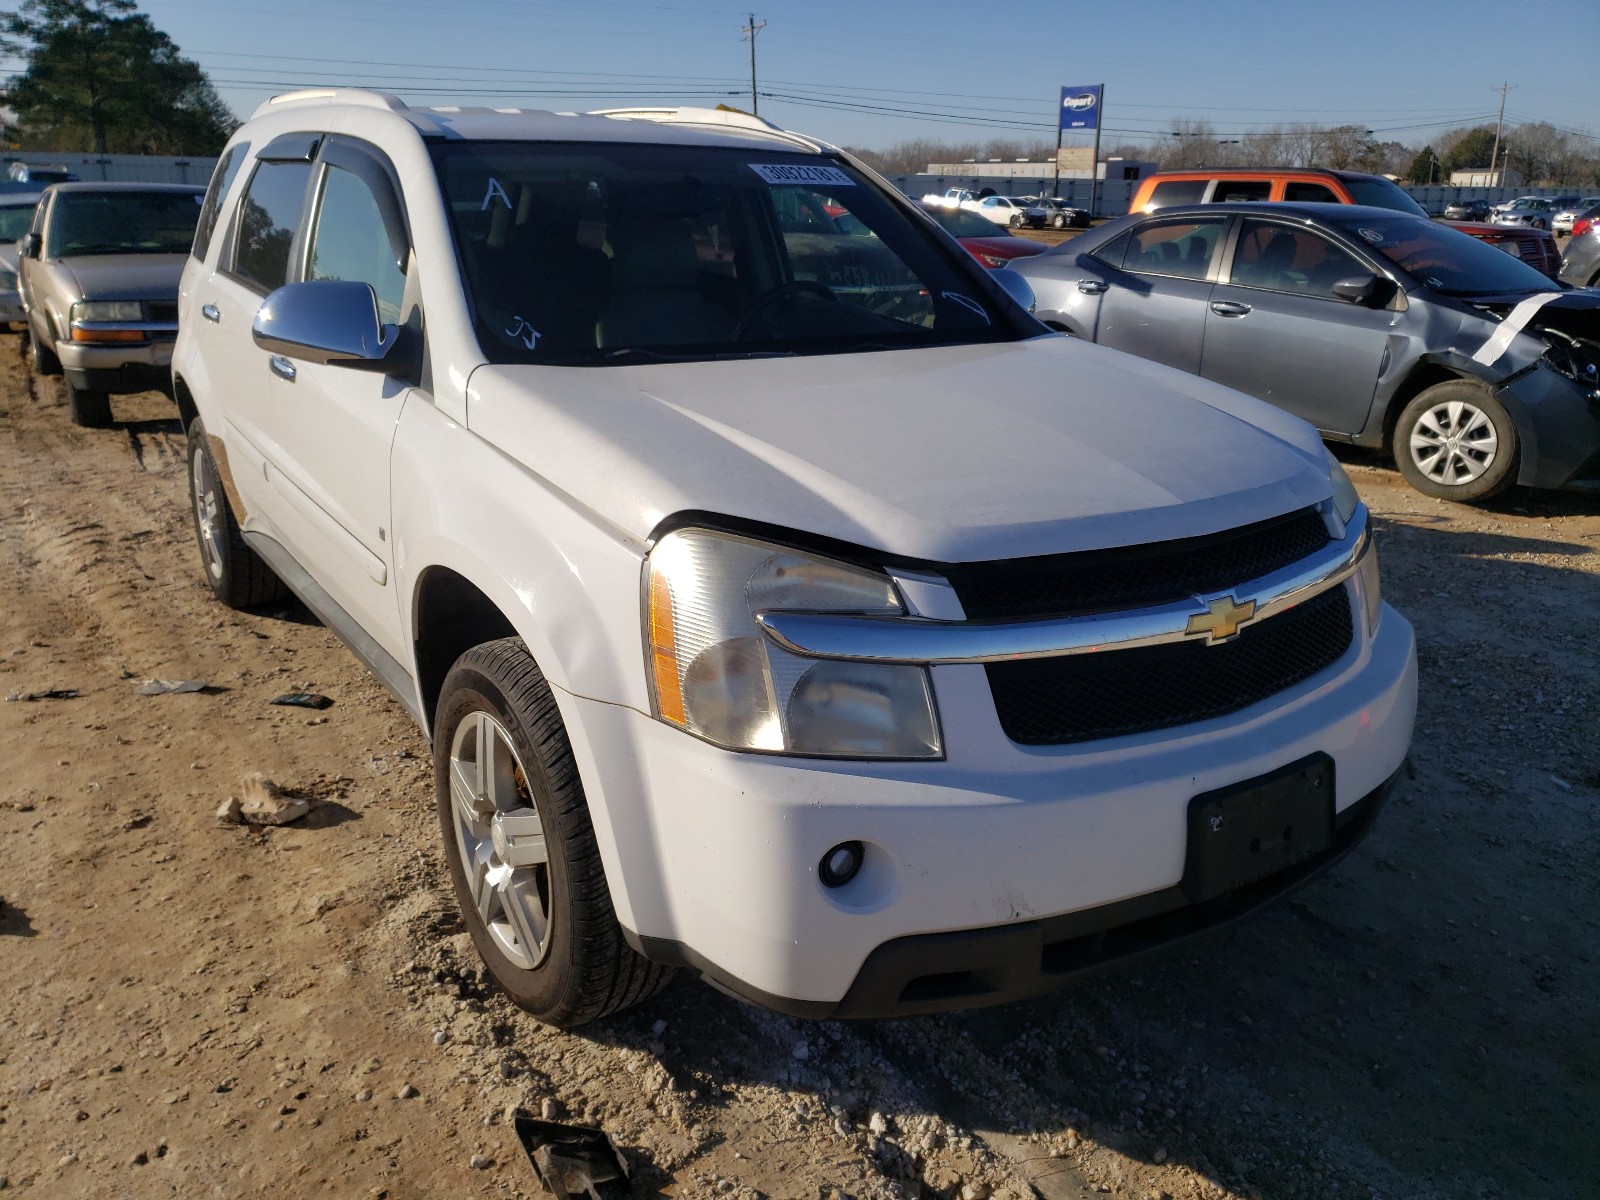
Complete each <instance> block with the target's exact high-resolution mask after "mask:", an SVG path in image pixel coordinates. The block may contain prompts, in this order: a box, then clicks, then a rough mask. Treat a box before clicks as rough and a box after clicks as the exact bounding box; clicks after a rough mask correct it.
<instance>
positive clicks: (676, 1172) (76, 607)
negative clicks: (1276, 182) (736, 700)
mask: <svg viewBox="0 0 1600 1200" xmlns="http://www.w3.org/2000/svg"><path fill="white" fill-rule="evenodd" d="M114 411H115V414H116V416H117V418H118V424H117V425H116V427H115V428H113V429H110V430H99V431H90V430H81V429H77V428H75V427H73V426H72V425H70V424H69V422H68V419H67V413H66V409H65V406H64V404H63V397H62V393H61V390H60V387H59V384H58V383H57V382H56V381H41V380H30V377H29V376H28V374H27V372H26V370H25V367H24V366H23V359H22V356H21V353H20V349H19V347H18V345H17V339H16V338H15V337H14V336H8V337H4V338H0V694H3V695H9V696H12V697H13V699H12V701H11V702H9V703H5V702H0V764H3V768H4V777H3V779H0V896H3V898H4V909H3V911H0V1188H7V1189H9V1190H10V1191H13V1192H16V1193H19V1194H22V1195H29V1196H39V1197H115V1198H117V1200H139V1198H143V1197H165V1196H182V1197H200V1196H215V1197H245V1196H270V1197H357V1198H359V1197H393V1198H396V1200H399V1198H410V1197H417V1198H431V1197H445V1196H495V1197H511V1196H525V1197H535V1196H539V1195H541V1194H542V1193H541V1192H540V1190H539V1188H538V1186H537V1184H536V1182H535V1180H534V1176H533V1173H532V1170H531V1168H530V1166H529V1164H528V1162H527V1160H526V1159H525V1158H524V1157H523V1155H522V1152H521V1150H520V1148H519V1146H518V1145H517V1142H516V1140H515V1138H514V1136H513V1133H512V1129H511V1127H510V1125H509V1124H508V1121H507V1119H506V1114H507V1111H508V1109H509V1108H511V1107H512V1106H516V1105H521V1106H523V1107H524V1108H525V1109H527V1110H528V1111H530V1112H533V1113H535V1114H538V1113H540V1112H541V1111H542V1112H546V1113H550V1114H553V1115H555V1116H558V1117H559V1118H562V1119H568V1120H579V1121H590V1122H597V1123H599V1124H601V1125H603V1126H604V1127H605V1128H606V1129H607V1130H608V1131H610V1133H611V1134H612V1135H613V1136H614V1137H615V1138H616V1140H617V1141H618V1143H620V1144H621V1145H622V1146H623V1147H624V1149H625V1153H626V1155H627V1158H628V1160H629V1161H630V1163H631V1164H632V1167H633V1170H634V1182H633V1185H632V1186H633V1192H632V1194H633V1195H635V1196H653V1195H666V1196H722V1195H731V1196H737V1197H751V1196H758V1195H759V1196H768V1197H774V1198H779V1200H788V1198H809V1200H819V1198H823V1200H825V1198H827V1197H830V1196H832V1195H834V1194H835V1193H837V1195H839V1196H851V1197H856V1198H857V1200H866V1198H869V1197H874V1198H875V1197H915V1196H919V1195H920V1196H940V1197H951V1196H961V1197H965V1198H966V1200H979V1198H981V1197H986V1196H994V1197H1009V1198H1013V1200H1015V1198H1021V1197H1028V1196H1034V1195H1037V1196H1042V1197H1047V1198H1058V1197H1077V1196H1082V1195H1087V1194H1091V1193H1100V1194H1109V1195H1113V1196H1124V1197H1139V1198H1147V1197H1158V1198H1159V1197H1162V1196H1168V1197H1173V1198H1179V1197H1181V1198H1191V1197H1196V1198H1197V1197H1218V1196H1227V1197H1271V1198H1277V1197H1359V1198H1361V1200H1368V1198H1369V1197H1378V1196H1381V1197H1385V1198H1389V1200H1463V1198H1485V1200H1487V1198H1510V1197H1539V1198H1555V1200H1559V1198H1572V1200H1578V1198H1580V1197H1592V1196H1594V1195H1595V1194H1596V1189H1597V1187H1600V1184H1597V1182H1596V1180H1597V1173H1596V1171H1597V1169H1596V1159H1595V1151H1596V1148H1597V1143H1596V1140H1595V1120H1596V1115H1597V1114H1600V1006H1597V1001H1596V997H1597V996H1600V963H1597V954H1600V936H1597V933H1600V930H1597V924H1600V922H1597V918H1596V913H1597V912H1600V905H1597V900H1600V894H1597V893H1600V889H1597V883H1600V869H1597V866H1596V856H1595V847H1596V845H1597V844H1600V837H1597V834H1600V827H1597V826H1600V822H1597V820H1596V805H1597V801H1600V730H1597V718H1600V670H1597V667H1600V652H1597V650H1596V635H1597V618H1600V498H1590V497H1578V496H1571V495H1550V494H1531V493H1527V492H1523V491H1516V492H1513V493H1511V494H1510V495H1509V496H1507V497H1506V498H1504V499H1503V500H1502V501H1500V502H1498V503H1497V504H1495V505H1494V506H1492V507H1489V508H1485V509H1469V508H1460V507H1454V506H1451V505H1447V504H1442V503H1437V502H1435V501H1432V500H1427V499H1424V498H1422V497H1420V496H1418V495H1416V494H1415V493H1412V492H1410V491H1408V490H1407V489H1406V488H1405V487H1403V486H1402V485H1401V484H1400V482H1399V479H1398V476H1397V475H1396V474H1395V473H1394V472H1393V471H1392V470H1391V469H1390V468H1389V467H1388V466H1387V465H1385V464H1382V463H1378V462H1376V461H1375V460H1370V459H1366V458H1362V457H1360V456H1355V455H1350V456H1347V457H1348V458H1349V459H1350V462H1351V473H1352V476H1353V477H1354V478H1355V480H1356V483H1357V486H1358V487H1359V488H1360V490H1361V492H1362V495H1363V496H1364V497H1365V499H1366V500H1367V502H1368V504H1369V505H1370V506H1371V507H1372V509H1373V511H1374V512H1375V513H1376V514H1377V517H1378V521H1377V524H1378V526H1379V528H1380V530H1381V534H1380V536H1381V545H1382V553H1383V564H1384V586H1385V591H1386V595H1387V596H1388V598H1389V599H1390V600H1391V601H1392V602H1393V603H1394V604H1395V605H1396V606H1397V607H1398V608H1399V609H1400V610H1401V611H1403V612H1404V613H1406V614H1407V615H1408V616H1409V617H1410V619H1411V620H1412V621H1413V622H1415V624H1416V627H1417V632H1418V635H1419V641H1420V658H1421V669H1422V701H1421V714H1420V717H1419V723H1418V728H1417V735H1416V740H1415V744H1414V746H1413V753H1412V769H1411V771H1410V778H1409V779H1408V780H1407V781H1406V782H1405V784H1404V786H1403V788H1402V790H1401V792H1400V793H1399V794H1398V795H1397V797H1396V799H1395V800H1394V801H1393V802H1392V803H1391V805H1390V806H1389V807H1388V809H1387V810H1386V811H1385V812H1384V813H1383V814H1382V816H1381V818H1380V819H1379V822H1378V825H1377V828H1376V830H1375V832H1374V833H1373V835H1372V837H1371V838H1370V839H1369V840H1368V841H1367V842H1366V844H1365V845H1363V846H1362V847H1361V848H1360V849H1359V850H1358V851H1357V852H1356V853H1355V854H1354V855H1353V856H1352V857H1351V858H1349V859H1347V860H1346V861H1345V863H1344V864H1342V865H1341V866H1340V867H1338V868H1337V869H1336V870H1335V871H1334V872H1333V873H1331V874H1330V875H1328V876H1326V877H1324V878H1323V879H1322V880H1320V881H1319V882H1317V883H1315V884H1314V885H1312V886H1311V887H1309V888H1307V889H1306V890H1304V891H1303V892H1301V893H1299V894H1298V895H1297V896H1296V897H1295V898H1294V899H1293V900H1292V901H1291V902H1289V903H1286V904H1283V905H1280V906H1278V907H1277V908H1276V909H1274V910H1272V911H1271V912H1269V913H1267V914H1265V915H1263V916H1261V917H1260V918H1258V919H1255V920H1253V921H1251V922H1249V923H1247V924H1246V925H1245V926H1244V927H1243V928H1241V929H1239V930H1238V931H1237V932H1235V933H1233V934H1231V935H1229V936H1227V937H1225V938H1223V939H1221V940H1218V941H1213V942H1210V943H1207V944H1205V945H1204V946H1203V948H1201V949H1198V950H1195V951H1193V952H1191V953H1187V954H1184V955H1181V956H1179V957H1176V958H1172V959H1168V960H1166V961H1165V962H1163V963H1162V964H1160V965H1157V966H1152V967H1149V968H1146V969H1143V970H1141V971H1138V972H1136V973H1129V974H1121V975H1117V976H1113V977H1109V978H1101V979H1098V980H1095V981H1092V982H1090V983H1088V984H1085V985H1083V986H1080V987H1078V988H1076V989H1075V990H1072V991H1070V992H1066V993H1063V994H1061V995H1059V996H1057V997H1054V998H1051V999H1049V1000H1046V1001H1042V1002H1038V1003H1033V1004H1029V1005H1024V1006H1018V1007H1012V1008H1004V1009H996V1010H989V1011H984V1012H978V1013H969V1014H963V1015H956V1016H948V1017H941V1018H928V1019H917V1020H907V1021H900V1022H890V1023H874V1024H837V1023H828V1024H808V1023H804V1022H798V1021H793V1020H789V1019H786V1018H780V1017H776V1016H772V1015H769V1014H766V1013H763V1012H759V1011H756V1010H754V1009H751V1008H748V1007H746V1006H744V1005H742V1004H740V1003H738V1002H736V1001H733V1000H730V999H728V998H726V997H724V996H722V995H720V994H719V993H717V992H715V991H713V990H711V989H710V988H709V987H707V986H706V985H705V984H703V983H701V982H699V981H697V980H695V979H692V978H687V977H685V978H681V979H679V980H678V981H677V982H676V983H674V984H673V985H672V986H671V987H670V988H669V989H668V990H667V991H666V992H665V993H663V994H662V995H661V996H659V997H658V998H656V999H655V1000H653V1001H651V1002H650V1003H649V1004H647V1005H645V1006H644V1007H642V1008H640V1009H638V1010H635V1011H633V1012H629V1013H626V1014H623V1015H621V1016H618V1017H616V1018H613V1019H610V1020H607V1021H604V1022H601V1023H599V1024H596V1025H594V1026H591V1027H589V1028H586V1029H585V1030H583V1031H582V1032H580V1033H576V1034H568V1033H558V1032H554V1031H551V1030H549V1029H546V1028H543V1027H541V1026H539V1025H537V1024H535V1023H534V1022H532V1021H531V1020H529V1019H527V1018H526V1017H524V1016H522V1015H520V1014H519V1013H518V1012H517V1011H516V1010H515V1009H513V1008H512V1007H511V1006H509V1005H508V1004H507V1003H506V1002H504V1001H503V1000H502V999H500V998H499V997H498V996H496V995H494V994H492V993H491V992H489V991H487V990H486V989H485V987H484V986H483V984H482V981H481V979H480V977H479V976H478V974H477V973H476V967H475V960H474V957H473V955H472V952H471V947H470V945H469V944H468V941H467V938H466V936H465V934H464V933H462V931H461V927H460V925H459V923H458V921H457V918H456V916H455V915H454V909H453V903H452V900H451V897H450V895H449V893H448V884H447V882H446V875H445V871H444V868H443V864H442V860H441V853H440V837H439V830H438V827H437V825H436V823H435V819H434V816H433V811H432V800H431V779H430V772H429V768H428V764H427V746H426V744H425V742H424V739H423V737H422V735H421V734H420V733H419V731H418V730H417V729H416V728H415V727H414V726H413V725H412V724H411V723H410V722H409V720H408V718H407V717H406V716H405V714H404V713H403V712H402V710H401V709H400V707H399V705H398V704H396V703H395V702H394V701H392V700H391V699H390V698H389V697H388V696H387V694H386V693H385V692H384V691H383V690H382V689H381V688H380V687H379V685H378V684H376V683H375V682H373V681H372V680H371V679H369V678H368V677H367V676H366V674H365V673H364V672H363V670H362V668H361V667H360V666H359V665H358V664H357V663H356V661H355V659H354V658H352V657H351V656H350V655H349V654H348V653H347V652H346V651H345V650H344V649H343V648H342V647H341V646H340V645H339V644H338V643H337V642H336V641H335V639H334V638H333V636H332V635H331V634H329V633H328V632H327V631H326V630H324V629H323V628H321V627H320V626H319V625H317V624H316V623H315V622H314V621H313V620H311V619H310V618H309V617H308V616H307V615H306V614H305V613H304V612H303V611H302V610H299V609H293V608H291V609H287V610H284V611H274V612H262V613H258V614H249V615H242V614H236V613H232V612H229V611H227V610H225V609H223V608H221V607H219V606H218V605H217V604H215V603H214V602H213V601H212V600H211V598H210V595H209V593H208V591H207V590H206V588H205V586H204V585H203V583H202V581H201V578H200V574H199V569H198V559H197V554H196V550H195V546H194V538H193V534H192V531H191V527H190V521H189V515H188V508H187V504H188V499H187V490H186V479H185V473H184V455H183V446H182V436H181V432H180V430H179V427H178V423H177V421H176V419H175V417H174V415H173V409H172V407H171V405H170V404H169V403H168V402H167V401H166V400H165V399H163V398H161V397H159V396H153V395H146V396H140V397H127V398H118V399H117V400H115V401H114ZM147 679H203V680H206V681H208V683H209V685H210V686H209V687H208V688H207V689H206V690H205V691H203V692H197V693H190V694H174V695H154V696H143V695H139V694H137V689H138V688H139V686H140V685H141V684H142V682H143V681H145V680H147ZM52 689H75V690H76V693H77V694H76V695H75V696H73V697H71V698H65V699H52V698H39V699H30V698H29V697H31V696H33V695H35V694H37V693H40V692H48V691H50V690H52ZM294 689H305V690H311V691H317V692H322V693H325V694H326V695H328V696H330V697H332V698H333V700H334V702H335V703H334V706H333V707H332V708H330V709H328V710H327V711H326V712H323V713H314V712H309V711H306V710H302V709H295V708H283V707H272V706H269V704H268V701H269V700H271V699H272V698H273V697H275V696H277V695H279V694H280V693H284V692H288V691H291V690H294ZM249 771H263V772H265V773H266V774H268V775H269V776H271V777H272V778H273V779H275V780H276V781H277V782H278V783H279V784H280V785H282V786H284V787H286V788H292V789H296V790H299V791H301V792H304V793H308V794H310V795H313V796H315V797H316V798H317V799H318V801H319V803H318V804H317V806H316V807H315V809H314V810H313V812H312V814H311V815H310V816H309V817H308V818H306V819H305V820H304V821H302V822H300V823H298V824H296V825H293V826H288V827H284V828H280V829H272V830H270V831H267V832H265V833H252V832H248V831H247V830H246V829H244V828H242V827H239V826H232V827H223V826H221V825H219V824H218V823H217V822H216V820H215V819H214V817H213V811H214V810H215V809H216V807H217V806H218V804H219V803H221V802H222V801H224V800H225V799H226V798H227V797H228V795H229V794H230V793H237V792H238V790H239V788H238V780H239V779H240V777H241V776H242V775H244V774H245V773H246V772H249Z"/></svg>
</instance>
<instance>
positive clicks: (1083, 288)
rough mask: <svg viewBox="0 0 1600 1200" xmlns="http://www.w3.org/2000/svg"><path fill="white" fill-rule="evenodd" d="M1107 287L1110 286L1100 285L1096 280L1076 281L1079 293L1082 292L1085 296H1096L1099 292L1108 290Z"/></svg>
mask: <svg viewBox="0 0 1600 1200" xmlns="http://www.w3.org/2000/svg"><path fill="white" fill-rule="evenodd" d="M1109 286H1110V284H1106V283H1102V282H1101V281H1100V280H1098V279H1080V280H1078V290H1079V291H1080V292H1082V293H1083V294H1084V295H1085V296H1098V295H1099V294H1100V293H1101V292H1103V291H1105V290H1106V288H1108V287H1109Z"/></svg>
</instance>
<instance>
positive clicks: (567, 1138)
mask: <svg viewBox="0 0 1600 1200" xmlns="http://www.w3.org/2000/svg"><path fill="white" fill-rule="evenodd" d="M512 1124H513V1125H514V1126H515V1128H516V1131H517V1140H518V1141H519V1142H521V1143H522V1148H523V1149H524V1150H525V1151H527V1153H528V1161H529V1162H531V1163H532V1164H533V1172H534V1174H535V1175H537V1176H538V1177H539V1182H540V1183H541V1184H543V1185H544V1189H545V1191H547V1192H549V1193H550V1194H551V1195H552V1196H554V1197H555V1198H556V1200H580V1198H581V1197H584V1196H588V1197H589V1198H590V1200H606V1198H607V1197H608V1196H620V1195H623V1194H625V1193H626V1190H627V1183H628V1164H627V1163H625V1162H624V1161H623V1159H622V1155H621V1154H619V1153H618V1152H617V1147H616V1143H614V1142H613V1141H612V1140H611V1138H610V1136H609V1135H608V1134H606V1133H605V1131H604V1130H600V1129H594V1128H591V1127H590V1126H587V1125H563V1124H561V1123H559V1122H556V1121H536V1120H534V1118H532V1117H530V1116H527V1115H526V1114H524V1113H521V1112H518V1113H517V1114H516V1116H515V1117H514V1118H513V1120H512ZM613 1182H615V1183H620V1184H621V1185H622V1187H621V1190H618V1189H616V1188H606V1189H605V1190H604V1191H602V1190H601V1188H600V1185H601V1184H603V1183H613Z"/></svg>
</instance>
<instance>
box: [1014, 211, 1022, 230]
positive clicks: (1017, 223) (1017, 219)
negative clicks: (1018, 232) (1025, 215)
mask: <svg viewBox="0 0 1600 1200" xmlns="http://www.w3.org/2000/svg"><path fill="white" fill-rule="evenodd" d="M1022 225H1023V220H1022V214H1021V213H1012V214H1011V228H1013V229H1021V228H1022Z"/></svg>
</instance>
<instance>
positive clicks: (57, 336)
mask: <svg viewBox="0 0 1600 1200" xmlns="http://www.w3.org/2000/svg"><path fill="white" fill-rule="evenodd" d="M204 194H205V193H204V191H203V190H202V189H201V188H197V187H183V186H180V185H177V184H159V183H62V184H56V185H55V186H54V187H51V188H48V189H46V191H45V194H44V198H43V199H42V200H40V202H39V207H38V208H37V209H36V210H35V212H34V216H33V227H32V229H31V230H30V231H29V232H28V233H26V234H25V235H23V238H22V240H21V241H20V242H19V243H17V250H18V263H17V266H18V272H17V284H18V290H19V291H20V293H21V296H22V307H23V309H24V311H25V312H26V314H27V321H28V335H29V338H30V341H31V344H32V352H31V360H32V363H33V369H34V371H35V372H37V373H38V374H40V375H63V376H65V378H66V384H67V400H68V403H69V405H70V407H71V410H72V419H73V421H74V422H76V423H77V424H79V425H89V426H103V425H109V424H110V423H111V393H112V392H142V391H145V390H146V389H148V388H162V389H166V388H169V387H170V386H171V363H172V343H173V340H174V339H175V338H176V337H177V335H178V277H179V276H180V275H181V274H182V273H183V264H184V263H185V262H186V261H187V260H188V255H189V246H190V244H191V243H192V242H193V241H194V228H195V223H196V221H197V220H198V218H199V215H200V201H201V200H202V198H203V197H204Z"/></svg>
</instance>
